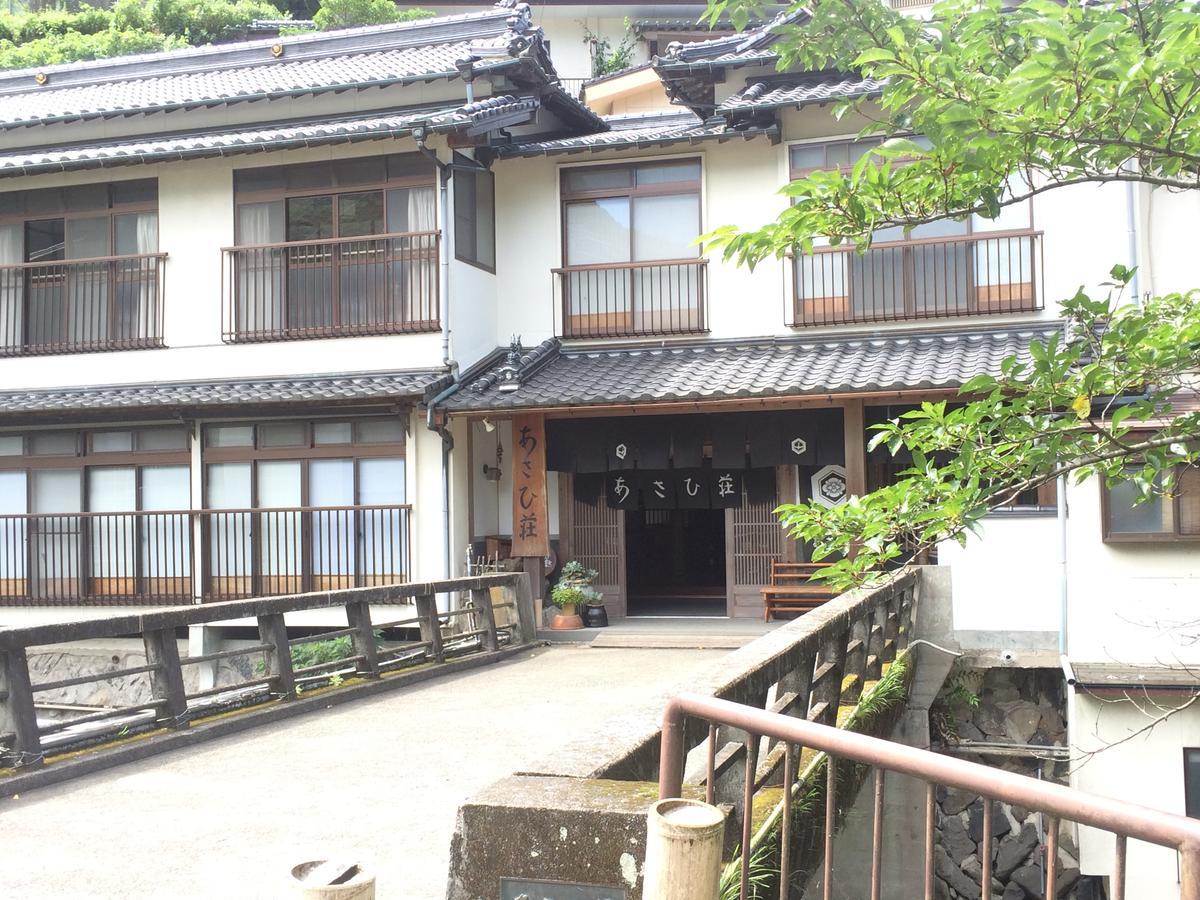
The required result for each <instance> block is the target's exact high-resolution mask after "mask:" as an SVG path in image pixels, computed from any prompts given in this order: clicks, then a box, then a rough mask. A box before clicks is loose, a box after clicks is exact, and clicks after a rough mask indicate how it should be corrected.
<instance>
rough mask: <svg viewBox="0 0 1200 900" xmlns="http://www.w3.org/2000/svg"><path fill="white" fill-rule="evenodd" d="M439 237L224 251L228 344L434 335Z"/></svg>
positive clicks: (409, 235) (417, 234) (425, 234)
mask: <svg viewBox="0 0 1200 900" xmlns="http://www.w3.org/2000/svg"><path fill="white" fill-rule="evenodd" d="M438 240H439V236H438V232H436V231H413V232H405V233H402V234H373V235H364V236H362V237H350V238H336V239H332V240H325V241H304V242H291V243H281V244H256V245H253V246H244V247H226V248H224V250H222V255H223V259H224V265H223V269H224V273H223V278H224V285H225V287H224V303H223V307H224V311H223V333H224V339H225V340H226V341H279V340H294V339H300V338H321V337H338V336H343V335H371V334H405V333H410V332H429V331H437V330H438V328H439V319H438V316H439V312H438V278H439V275H438Z"/></svg>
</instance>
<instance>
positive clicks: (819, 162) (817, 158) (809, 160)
mask: <svg viewBox="0 0 1200 900" xmlns="http://www.w3.org/2000/svg"><path fill="white" fill-rule="evenodd" d="M790 155H791V165H792V168H793V169H820V168H824V166H825V145H824V144H800V145H799V146H796V147H792V148H791V151H790Z"/></svg>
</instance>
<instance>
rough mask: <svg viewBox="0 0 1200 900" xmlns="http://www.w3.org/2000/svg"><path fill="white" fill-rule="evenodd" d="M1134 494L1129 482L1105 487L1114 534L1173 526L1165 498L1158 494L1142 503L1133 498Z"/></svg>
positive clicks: (1163, 530) (1155, 531) (1162, 530)
mask: <svg viewBox="0 0 1200 900" xmlns="http://www.w3.org/2000/svg"><path fill="white" fill-rule="evenodd" d="M1156 484H1157V482H1156ZM1137 497H1138V492H1137V488H1136V487H1135V486H1134V485H1133V483H1132V482H1119V483H1117V484H1114V485H1113V486H1112V487H1110V488H1109V489H1108V517H1109V530H1110V531H1112V532H1113V533H1115V534H1160V533H1166V532H1170V531H1172V530H1174V526H1173V523H1172V521H1171V504H1170V503H1169V502H1167V501H1165V500H1164V499H1163V498H1162V496H1161V495H1158V494H1155V495H1154V496H1152V497H1150V498H1149V499H1147V500H1146V501H1145V502H1143V503H1137V502H1135V501H1136V500H1137Z"/></svg>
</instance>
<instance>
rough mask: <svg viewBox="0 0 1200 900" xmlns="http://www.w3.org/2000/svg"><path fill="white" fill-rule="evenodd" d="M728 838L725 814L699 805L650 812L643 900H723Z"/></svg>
mask: <svg viewBox="0 0 1200 900" xmlns="http://www.w3.org/2000/svg"><path fill="white" fill-rule="evenodd" d="M724 834H725V815H724V813H722V812H721V810H719V809H717V808H716V807H715V806H709V805H708V804H707V803H701V802H700V801H699V800H659V801H658V802H657V803H655V804H654V805H653V806H652V807H650V815H649V816H648V818H647V821H646V869H645V879H644V881H643V887H642V900H717V897H718V895H719V893H720V882H721V847H722V842H723V838H724Z"/></svg>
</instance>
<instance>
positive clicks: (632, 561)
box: [625, 509, 726, 616]
mask: <svg viewBox="0 0 1200 900" xmlns="http://www.w3.org/2000/svg"><path fill="white" fill-rule="evenodd" d="M625 560H626V568H625V577H626V583H627V586H628V594H627V596H628V601H629V615H631V616H724V615H726V606H725V589H726V588H725V510H723V509H630V510H627V511H626V513H625Z"/></svg>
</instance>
